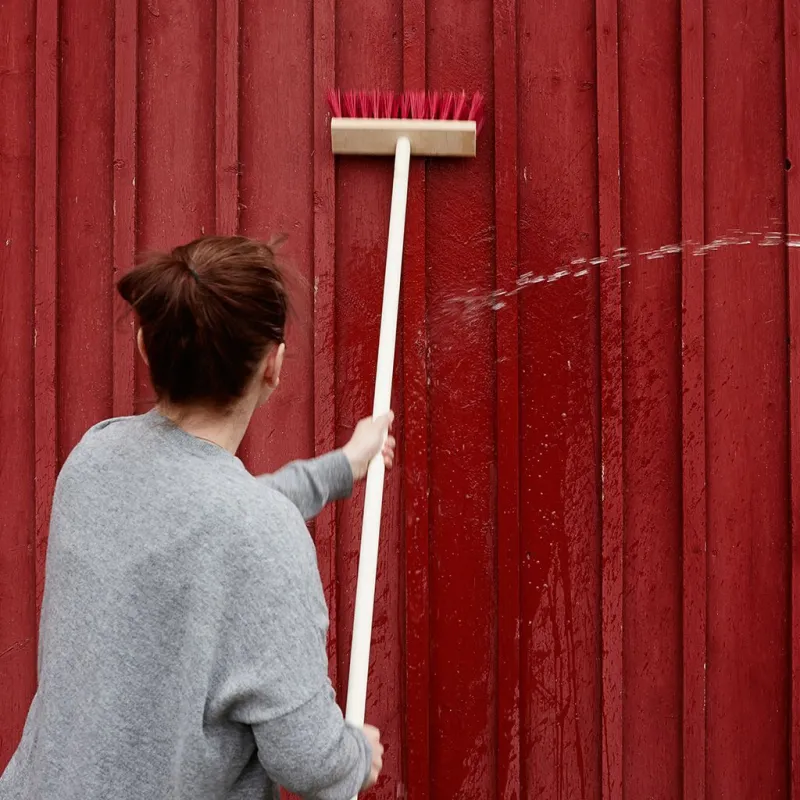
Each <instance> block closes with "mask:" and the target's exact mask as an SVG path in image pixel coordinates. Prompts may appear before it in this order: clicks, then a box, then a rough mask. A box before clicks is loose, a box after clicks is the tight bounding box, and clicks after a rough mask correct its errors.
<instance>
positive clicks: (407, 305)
mask: <svg viewBox="0 0 800 800" xmlns="http://www.w3.org/2000/svg"><path fill="white" fill-rule="evenodd" d="M426 36H427V29H426V18H425V0H403V85H404V88H405V89H410V90H418V89H423V88H425V72H426V70H425V67H426V49H425V47H426ZM425 172H426V169H425V161H424V160H423V159H413V160H412V163H411V170H410V174H409V186H408V204H407V211H406V237H405V252H404V255H403V284H402V292H403V294H402V315H403V316H402V327H403V363H402V368H403V390H404V397H403V435H402V446H403V467H402V468H403V495H404V496H403V510H404V514H403V519H404V523H405V525H404V531H405V537H404V538H405V547H404V553H405V576H404V578H405V579H404V584H405V586H404V604H405V698H404V702H403V708H404V715H405V731H404V733H405V758H404V765H403V774H404V783H405V791H406V792H407V794H408V796H409V797H413V798H414V799H415V800H428V798H429V797H430V757H431V753H430V703H431V698H430V647H431V642H430V617H429V611H430V609H429V603H430V592H429V577H430V576H429V564H430V548H429V535H430V526H429V519H430V505H429V498H430V487H429V481H430V474H429V468H428V458H429V431H428V427H429V424H430V410H429V408H428V327H427V326H428V320H427V316H428V303H427V276H426V263H425V238H426V226H425V215H426V204H425Z"/></svg>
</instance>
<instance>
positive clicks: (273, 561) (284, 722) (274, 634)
mask: <svg viewBox="0 0 800 800" xmlns="http://www.w3.org/2000/svg"><path fill="white" fill-rule="evenodd" d="M273 513H274V514H275V519H273V520H271V522H272V523H274V524H269V525H268V528H269V531H270V532H269V533H267V534H266V535H263V534H262V535H259V534H253V535H250V536H247V537H246V539H245V540H244V542H242V541H239V542H238V543H237V550H236V561H237V568H236V573H235V580H234V581H233V582H232V583H233V590H232V592H231V595H230V597H229V603H228V607H227V612H226V620H225V625H224V636H223V638H224V642H223V643H222V645H223V646H222V647H221V648H219V652H220V657H221V658H222V659H224V662H223V668H222V670H220V672H221V673H222V675H223V680H222V685H221V686H220V688H219V690H218V691H217V692H215V695H216V697H215V703H214V705H215V711H214V713H215V714H222V715H223V716H224V717H225V718H226V719H227V720H229V721H231V722H234V723H240V724H245V725H248V726H249V727H250V728H251V730H252V731H253V735H254V738H255V742H256V746H257V748H258V758H259V760H260V762H261V764H262V766H263V768H264V770H265V771H266V772H267V774H268V775H269V776H270V778H271V779H272V780H273V781H274V782H275V783H277V784H279V785H281V786H283V787H284V788H285V789H288V790H289V791H290V792H293V793H294V794H297V795H300V796H301V797H304V798H313V799H314V800H350V798H352V797H353V796H355V795H356V794H358V792H359V790H360V789H361V787H362V785H363V784H364V781H365V780H366V778H367V776H368V774H369V769H370V764H371V760H372V759H371V753H370V751H369V746H368V744H367V740H366V737H365V736H364V734H363V732H362V731H361V730H359V729H356V728H353V727H350V726H349V725H348V724H347V723H346V722H345V720H344V718H343V715H342V712H341V710H340V708H339V706H338V705H337V703H336V699H335V696H334V691H333V688H332V686H331V682H330V679H329V677H328V655H327V650H326V638H327V628H328V612H327V607H326V604H325V598H324V595H323V591H322V585H321V582H320V579H319V572H318V571H317V566H316V556H315V553H314V546H313V543H312V541H311V537H310V536H309V534H308V531H307V530H306V527H305V525H304V524H303V521H302V519H301V517H300V515H299V514H298V512H297V509H296V508H293V507H292V506H291V505H290V503H288V502H285V501H284V502H282V503H280V504H277V507H276V504H273Z"/></svg>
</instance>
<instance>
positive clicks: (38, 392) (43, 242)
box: [33, 0, 59, 616]
mask: <svg viewBox="0 0 800 800" xmlns="http://www.w3.org/2000/svg"><path fill="white" fill-rule="evenodd" d="M58 12H59V5H58V0H42V1H41V2H39V3H37V5H36V112H35V129H36V146H35V152H36V173H35V198H36V206H35V218H34V226H35V227H34V248H35V250H34V262H33V265H34V340H33V341H34V403H35V409H36V410H35V426H34V446H35V450H36V544H35V552H36V612H37V616H38V613H39V610H40V609H41V606H42V594H43V592H44V566H45V555H46V551H47V531H48V526H49V522H50V505H51V503H52V499H53V489H54V488H55V482H56V465H57V457H58V440H57V422H56V351H57V345H58V343H57V340H56V335H57V329H56V303H57V297H58V206H57V199H58V74H59V70H58V59H59V43H58V37H59V30H58V27H59V13H58Z"/></svg>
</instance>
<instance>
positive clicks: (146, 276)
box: [117, 236, 289, 409]
mask: <svg viewBox="0 0 800 800" xmlns="http://www.w3.org/2000/svg"><path fill="white" fill-rule="evenodd" d="M117 288H118V290H119V293H120V294H121V295H122V297H123V298H124V299H125V301H126V302H127V303H129V304H130V306H131V308H132V309H133V310H134V312H135V314H136V317H137V319H138V322H139V325H140V331H139V347H140V349H141V350H142V355H143V356H144V358H145V360H146V361H147V364H148V367H149V369H150V376H151V379H152V382H153V387H154V388H155V390H156V393H157V395H158V398H159V400H161V401H164V402H168V403H170V404H174V405H189V404H203V405H210V406H214V407H216V408H220V409H222V408H228V407H230V406H232V405H233V404H235V403H236V402H237V401H238V400H240V399H241V398H242V397H244V396H245V395H246V394H248V393H250V392H251V391H255V392H258V393H259V395H260V396H261V397H260V399H263V398H265V397H266V396H268V394H269V392H270V390H271V389H273V388H274V387H275V386H277V383H278V379H279V377H280V368H281V362H282V360H283V349H284V346H283V341H284V334H285V329H286V322H287V317H288V314H289V292H288V287H287V282H286V277H285V275H284V274H283V272H282V271H281V269H280V268H279V267H278V266H277V264H276V259H275V252H274V248H273V247H272V246H270V245H269V244H265V243H263V242H258V241H254V240H252V239H247V238H245V237H243V236H209V237H205V238H202V239H196V240H195V241H193V242H190V243H189V244H186V245H182V246H180V247H176V248H175V249H174V250H172V251H171V252H170V253H155V254H153V255H150V256H149V257H148V258H147V259H146V260H145V261H144V262H143V263H142V264H141V265H140V266H138V267H136V268H135V269H133V270H132V271H131V272H129V273H127V274H126V275H125V276H124V277H123V278H122V279H121V280H120V281H119V284H118V286H117Z"/></svg>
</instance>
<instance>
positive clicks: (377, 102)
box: [370, 89, 381, 118]
mask: <svg viewBox="0 0 800 800" xmlns="http://www.w3.org/2000/svg"><path fill="white" fill-rule="evenodd" d="M370 104H371V105H372V116H373V117H376V118H377V117H380V116H381V93H380V92H379V91H378V90H377V89H376V90H375V91H373V92H372V96H371V97H370Z"/></svg>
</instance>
